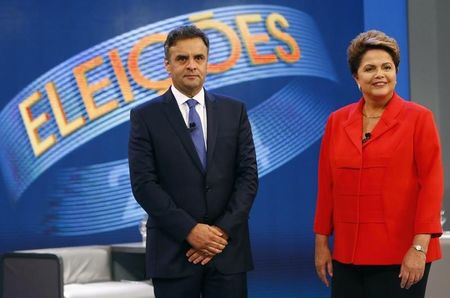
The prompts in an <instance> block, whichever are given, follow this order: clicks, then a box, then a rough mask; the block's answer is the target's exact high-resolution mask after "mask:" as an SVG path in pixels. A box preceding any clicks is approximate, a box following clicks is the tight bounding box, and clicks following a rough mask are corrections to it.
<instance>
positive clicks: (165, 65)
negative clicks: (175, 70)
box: [164, 58, 170, 73]
mask: <svg viewBox="0 0 450 298" xmlns="http://www.w3.org/2000/svg"><path fill="white" fill-rule="evenodd" d="M164 67H165V68H166V71H167V72H168V73H170V63H169V60H167V58H164Z"/></svg>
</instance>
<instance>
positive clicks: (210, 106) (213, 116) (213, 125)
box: [205, 91, 218, 169]
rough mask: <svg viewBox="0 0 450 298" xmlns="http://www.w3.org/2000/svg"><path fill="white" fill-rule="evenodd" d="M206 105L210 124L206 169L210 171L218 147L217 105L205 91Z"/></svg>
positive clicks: (207, 138) (208, 127)
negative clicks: (215, 149) (216, 146)
mask: <svg viewBox="0 0 450 298" xmlns="http://www.w3.org/2000/svg"><path fill="white" fill-rule="evenodd" d="M205 104H206V114H207V115H206V119H207V120H206V121H207V123H208V125H207V132H206V134H207V137H206V142H207V145H208V146H207V148H206V150H207V151H206V152H207V153H206V154H207V159H206V160H207V162H206V169H208V167H209V165H210V164H211V163H212V160H213V153H214V147H215V145H216V138H217V128H218V123H217V105H216V100H215V98H214V96H213V95H212V94H209V93H207V92H206V91H205Z"/></svg>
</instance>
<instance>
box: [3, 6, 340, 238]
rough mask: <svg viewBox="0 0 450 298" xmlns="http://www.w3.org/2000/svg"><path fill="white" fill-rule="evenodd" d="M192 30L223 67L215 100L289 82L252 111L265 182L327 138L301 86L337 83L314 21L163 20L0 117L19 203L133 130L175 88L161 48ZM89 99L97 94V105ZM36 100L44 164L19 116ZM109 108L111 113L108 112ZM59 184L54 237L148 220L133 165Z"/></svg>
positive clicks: (89, 54)
mask: <svg viewBox="0 0 450 298" xmlns="http://www.w3.org/2000/svg"><path fill="white" fill-rule="evenodd" d="M240 16H241V17H242V19H239V17H240ZM242 20H244V21H247V23H246V24H247V25H248V24H251V26H247V29H248V28H250V29H249V31H251V35H252V36H269V37H272V38H269V39H268V40H265V41H264V42H259V43H258V45H257V50H258V53H259V54H258V55H259V56H263V55H266V56H270V53H272V54H273V52H274V49H277V50H276V51H277V53H278V56H276V57H277V59H276V61H272V62H270V61H267V62H265V61H264V60H263V61H259V62H258V61H255V57H258V55H255V53H253V52H252V51H251V48H249V44H251V42H249V40H248V39H249V37H248V36H247V35H246V32H245V30H243V25H242ZM270 20H275V21H274V24H275V29H274V27H270V26H269V25H268V24H269V23H270ZM284 21H285V22H284ZM192 23H194V24H197V25H199V26H204V27H205V31H206V32H207V33H208V35H209V37H210V41H211V46H210V47H211V52H210V58H209V59H210V64H211V65H213V66H214V65H216V66H220V65H221V67H222V68H221V67H217V68H216V69H214V67H212V68H211V69H212V70H213V71H210V74H209V76H208V79H207V82H206V84H205V88H206V89H207V90H209V91H213V90H215V89H218V88H221V87H224V86H231V85H235V84H239V83H243V82H248V81H254V80H259V79H263V78H276V77H285V78H286V84H285V85H284V86H282V87H281V88H280V89H279V90H278V91H277V92H275V93H274V94H272V95H268V96H267V98H261V100H260V104H258V105H257V106H255V107H253V108H252V109H251V110H250V111H249V117H250V121H251V124H252V128H253V132H254V140H255V146H256V151H257V158H258V166H259V176H260V177H263V176H264V175H267V174H269V173H270V172H272V171H274V170H276V169H277V168H279V167H280V166H282V165H284V164H285V163H287V162H289V161H290V160H291V159H292V158H294V157H296V156H297V155H299V154H301V152H303V151H304V150H305V149H307V148H308V147H309V146H310V145H311V144H313V143H314V142H316V141H317V140H318V139H319V138H320V137H321V134H322V130H323V126H324V124H325V122H326V117H327V116H328V114H329V113H330V112H331V110H332V108H333V106H332V104H329V103H328V101H327V100H326V98H323V97H321V92H320V90H317V91H314V90H310V88H307V86H306V85H304V84H305V83H304V82H303V81H302V78H305V77H312V78H320V79H323V80H326V81H329V82H331V83H333V82H335V81H336V80H337V79H336V74H335V71H334V68H333V66H332V64H331V60H330V59H329V55H328V53H327V51H326V49H325V47H324V44H323V42H322V39H321V35H320V32H319V31H318V29H317V26H316V24H315V23H314V20H313V19H312V18H311V17H310V16H309V15H307V14H305V13H303V12H301V11H299V10H295V9H292V8H288V7H283V6H273V5H240V6H228V7H220V8H216V9H212V10H208V11H199V12H194V13H190V14H185V15H181V16H177V17H173V18H170V19H165V20H162V21H159V22H156V23H153V24H149V25H147V26H144V27H141V28H138V29H135V30H133V31H130V32H127V33H125V34H122V35H120V36H117V37H115V38H112V39H110V40H107V41H105V42H103V43H101V44H98V45H96V46H94V47H92V48H90V49H87V50H85V51H83V52H82V53H80V54H78V55H76V56H74V57H72V58H70V59H68V60H67V61H65V62H63V63H61V64H60V65H58V66H56V67H55V68H53V69H51V70H50V71H48V72H47V73H45V74H43V75H42V76H40V77H39V78H37V79H36V80H35V81H33V82H32V83H31V84H29V85H28V86H27V87H25V88H24V89H23V90H22V91H21V92H19V94H17V96H15V97H14V98H13V99H12V100H11V101H10V102H9V103H8V104H7V105H6V106H5V108H4V109H3V110H2V111H1V113H0V117H1V119H5V121H4V125H2V126H1V127H0V149H1V150H0V154H1V155H0V161H1V167H2V172H3V176H4V177H5V179H6V181H7V185H8V186H9V187H10V189H9V191H10V193H11V196H12V197H13V198H14V199H15V200H18V199H20V198H21V196H22V194H23V193H24V192H25V191H26V190H27V188H28V187H30V186H31V185H32V183H33V182H34V181H35V180H36V179H38V178H39V177H40V176H42V175H48V174H47V171H48V169H50V168H51V167H52V165H54V164H55V163H56V162H58V161H59V160H62V159H64V158H65V157H66V156H67V155H68V154H69V153H71V152H73V151H74V150H77V149H79V147H80V146H82V145H83V144H85V143H87V142H88V141H90V140H92V139H95V138H96V137H98V136H100V135H102V134H103V133H105V132H107V131H109V130H111V129H113V128H114V127H116V126H118V125H120V124H122V123H124V122H126V121H128V119H129V110H130V109H132V108H133V107H135V106H137V105H140V104H142V103H143V102H146V101H149V100H152V99H154V98H155V97H156V96H158V95H159V94H160V93H161V92H162V91H163V90H164V89H165V88H167V84H170V82H168V81H167V73H166V72H165V69H164V67H163V63H162V61H163V51H162V46H161V42H162V41H163V40H164V36H165V34H166V33H167V32H168V31H170V30H171V29H173V28H175V27H177V26H180V25H186V24H192ZM244 27H245V26H244ZM279 27H282V28H281V29H280V28H279ZM274 30H275V31H274ZM280 32H281V33H283V34H284V35H282V34H280ZM247 33H248V32H247ZM277 36H278V38H274V37H277ZM286 36H290V37H292V40H293V41H295V43H296V44H297V45H298V46H299V49H300V55H299V58H298V59H296V60H295V59H291V60H289V59H283V55H282V54H280V51H281V53H285V56H284V57H288V56H289V55H286V53H288V54H289V53H292V52H293V51H294V49H293V47H292V40H289V39H287V37H286ZM139 47H140V48H139ZM237 48H239V51H237V50H236V49H237ZM246 49H247V50H246ZM136 53H138V54H137V55H136ZM272 57H273V56H272ZM227 59H228V61H231V60H233V59H234V60H233V63H229V64H228V65H227V64H224V63H222V62H223V61H224V60H227ZM80 73H83V75H84V77H82V76H80ZM80 78H82V79H83V80H84V81H80V80H81V79H80ZM83 84H84V85H83ZM102 84H103V85H102ZM83 86H84V87H83ZM86 90H87V91H89V90H90V92H91V93H90V95H91V97H92V98H91V100H92V101H91V102H90V101H89V98H88V97H89V96H87V95H86V92H87V91H86ZM37 91H38V92H39V93H36V92H37ZM33 96H34V97H33ZM30 98H31V99H30ZM93 98H95V103H94V105H96V107H94V108H92V107H91V108H89V107H88V106H87V104H89V103H91V104H92V102H94V100H93ZM28 100H30V102H31V100H34V101H33V104H32V105H31V104H29V106H28V107H29V110H28V112H29V113H28V114H29V115H28V117H31V118H33V117H34V119H37V118H38V117H40V116H38V115H47V121H44V122H42V123H43V124H42V125H40V126H39V129H35V131H34V132H35V133H37V134H38V135H39V137H38V140H40V141H42V144H44V141H45V140H47V139H49V140H53V143H52V144H51V145H48V146H47V147H46V148H45V150H43V151H42V152H40V153H38V154H36V150H33V147H32V146H31V144H30V132H29V131H28V132H27V125H26V124H25V125H24V118H23V117H24V115H23V113H22V114H21V112H20V110H19V108H18V107H19V106H20V105H23V104H24V103H26V102H27V101H28ZM52 100H53V102H52ZM55 102H56V104H57V105H56V108H55ZM58 104H59V106H58ZM58 107H59V108H60V109H61V110H60V114H61V113H62V114H63V115H64V117H65V121H66V122H65V123H66V127H68V126H69V125H67V124H70V123H74V124H75V123H78V126H77V127H75V128H73V129H72V130H71V131H70V132H69V133H63V132H62V129H61V124H60V123H58V119H56V118H57V114H58ZM108 107H109V108H108ZM102 108H105V109H106V108H108V109H109V110H107V111H106V112H102V111H101V109H102ZM61 111H62V112H61ZM93 111H96V112H97V114H93ZM52 116H53V117H52ZM59 121H61V120H59ZM77 121H78V122H77ZM28 125H30V124H28ZM28 129H29V128H28ZM53 183H54V184H53V187H52V188H53V191H52V193H51V199H52V200H53V201H54V204H52V208H51V209H49V210H48V215H51V216H49V218H50V219H49V220H48V221H47V222H46V227H45V231H47V232H49V233H51V234H55V235H58V236H73V235H87V234H95V233H100V232H105V231H112V230H117V229H122V228H125V227H130V226H135V225H136V224H137V222H138V221H139V220H140V219H141V217H142V214H143V211H142V210H141V209H140V207H139V205H138V204H137V203H136V202H135V201H134V199H133V197H132V194H131V190H130V186H129V177H128V164H127V160H126V159H122V160H116V161H111V162H107V163H98V164H93V165H90V166H84V167H71V168H67V169H63V170H62V171H61V172H60V173H58V175H57V176H55V177H54V182H53ZM80 214H81V215H80Z"/></svg>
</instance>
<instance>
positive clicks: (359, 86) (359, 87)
mask: <svg viewBox="0 0 450 298" xmlns="http://www.w3.org/2000/svg"><path fill="white" fill-rule="evenodd" d="M356 85H358V89H359V91H361V85H360V84H359V83H357V84H356Z"/></svg>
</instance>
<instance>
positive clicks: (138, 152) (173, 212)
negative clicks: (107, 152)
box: [128, 110, 197, 242]
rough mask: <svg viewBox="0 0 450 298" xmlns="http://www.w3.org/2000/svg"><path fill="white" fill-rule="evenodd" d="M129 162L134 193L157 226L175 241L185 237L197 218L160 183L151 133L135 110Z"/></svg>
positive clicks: (180, 240) (131, 120) (131, 117)
mask: <svg viewBox="0 0 450 298" xmlns="http://www.w3.org/2000/svg"><path fill="white" fill-rule="evenodd" d="M130 122H131V127H130V137H129V142H128V163H129V169H130V180H131V188H132V191H133V195H134V197H135V199H136V201H137V202H138V203H139V204H140V205H141V207H142V208H143V209H144V210H145V211H146V212H147V213H148V214H149V215H150V217H151V220H152V221H153V222H155V223H156V225H157V226H158V228H160V229H162V230H164V231H165V232H167V233H168V234H170V235H171V236H173V238H175V239H176V240H177V241H179V242H182V241H183V240H185V239H186V237H187V235H188V234H189V232H190V231H191V230H192V228H193V227H194V226H195V225H196V224H197V222H196V221H195V220H194V218H192V216H190V215H189V214H188V213H187V212H186V211H184V210H183V209H180V208H178V207H177V206H176V204H175V203H174V201H173V200H172V198H171V197H170V195H169V194H168V193H167V192H166V191H164V190H163V189H162V188H161V186H160V183H159V177H158V172H157V169H156V162H155V156H154V150H153V145H152V140H151V134H150V132H149V130H148V128H147V127H146V126H145V122H144V121H143V119H142V118H141V116H140V115H139V113H138V112H136V111H135V110H132V111H131V113H130Z"/></svg>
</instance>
